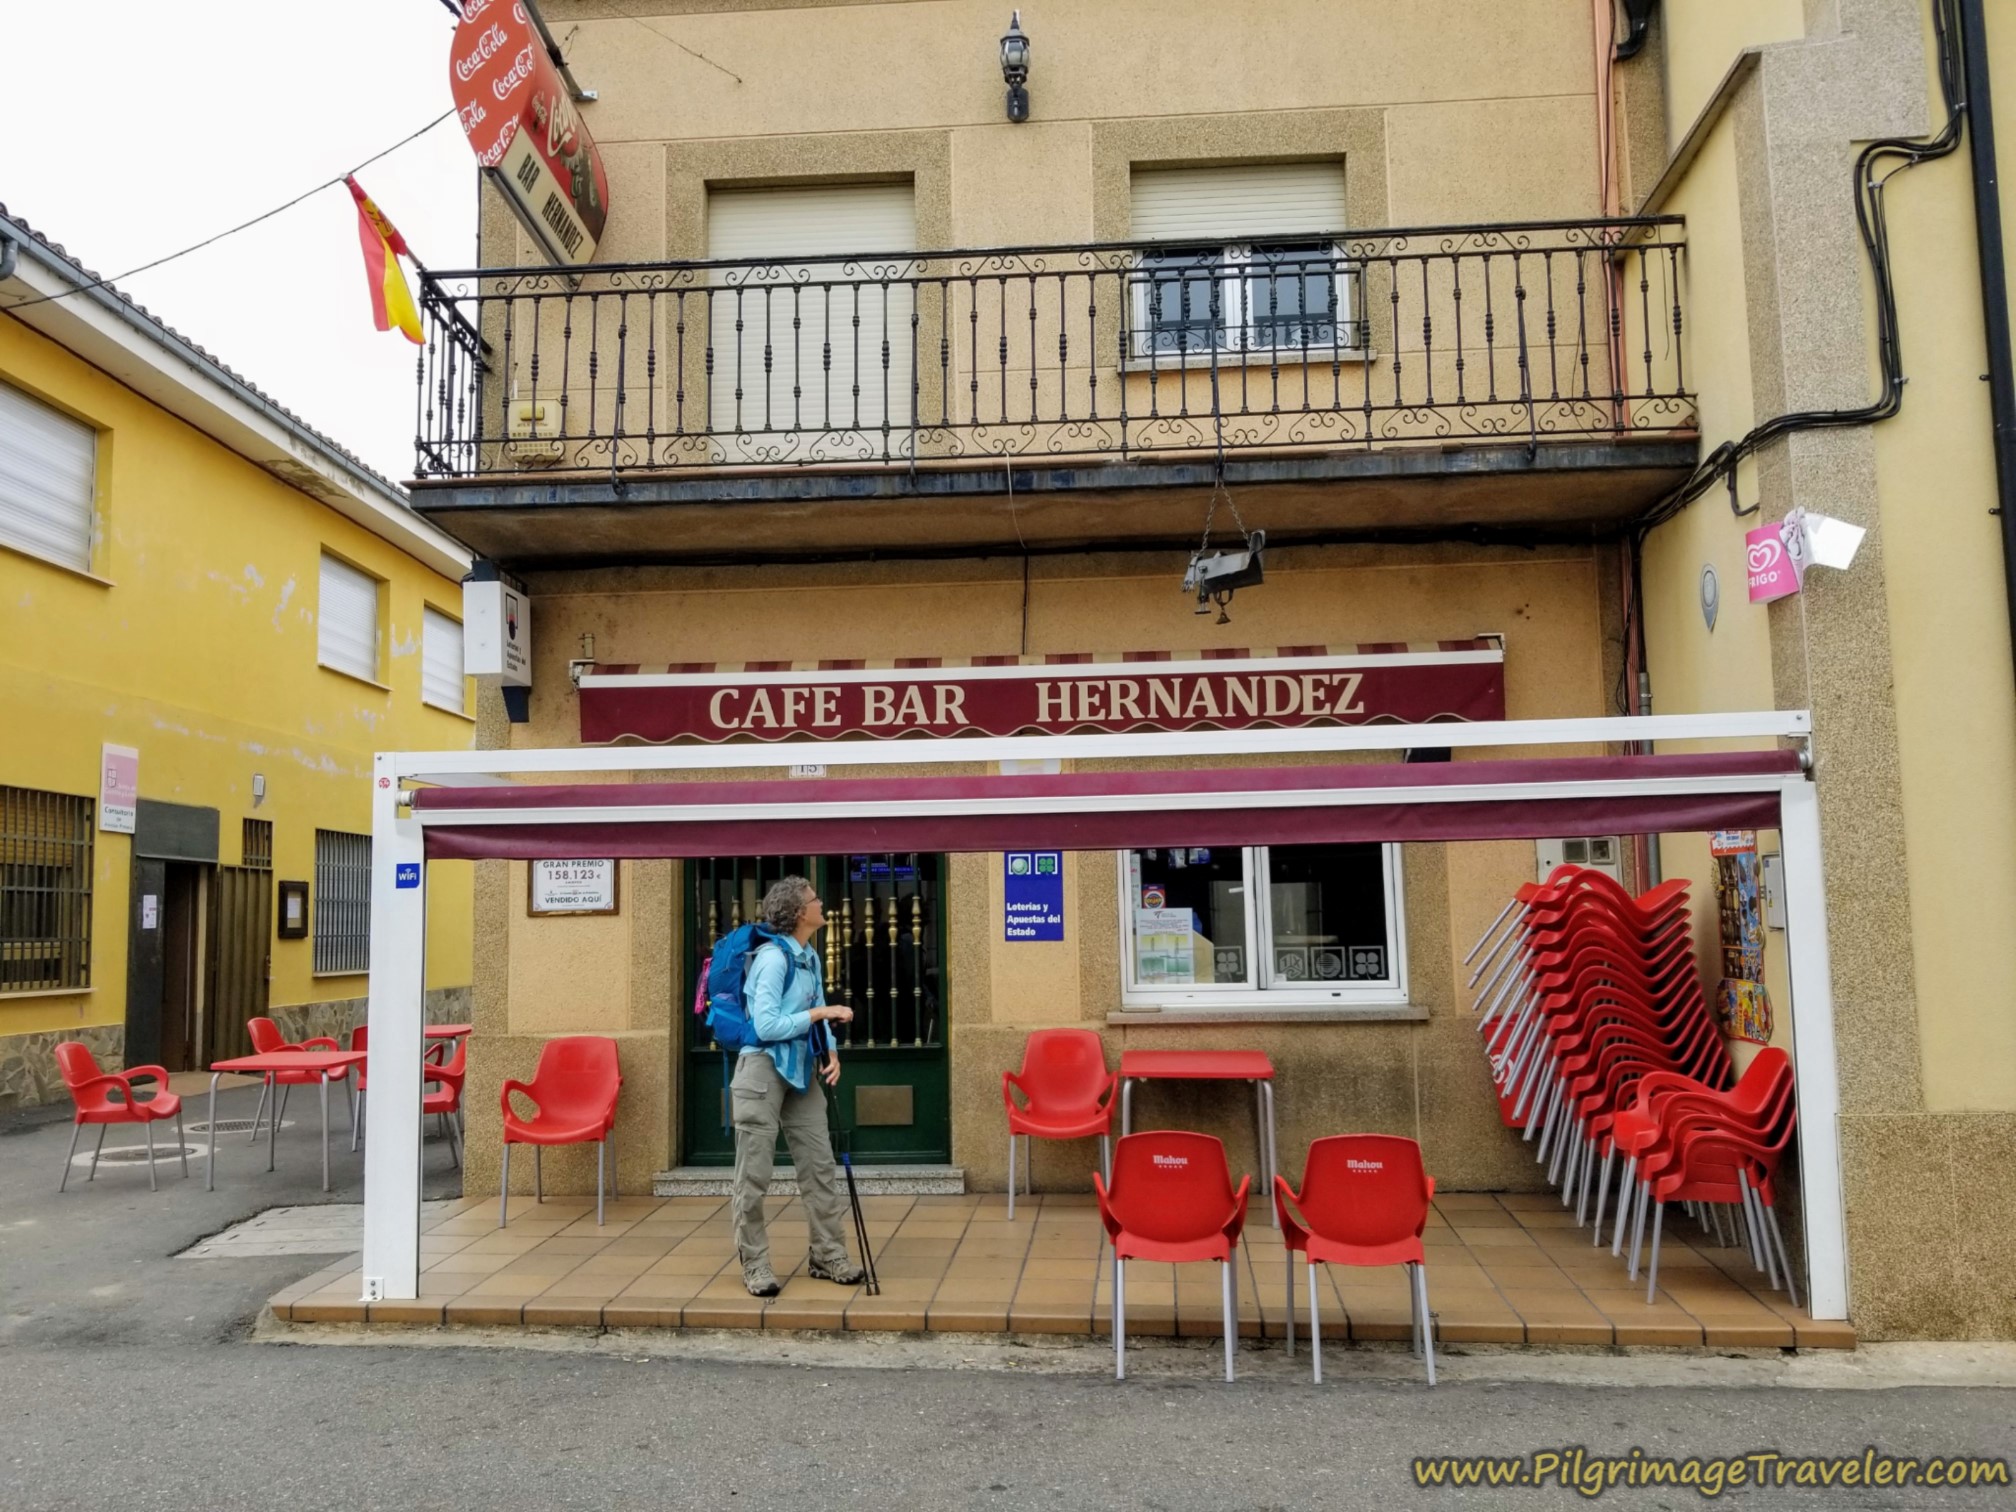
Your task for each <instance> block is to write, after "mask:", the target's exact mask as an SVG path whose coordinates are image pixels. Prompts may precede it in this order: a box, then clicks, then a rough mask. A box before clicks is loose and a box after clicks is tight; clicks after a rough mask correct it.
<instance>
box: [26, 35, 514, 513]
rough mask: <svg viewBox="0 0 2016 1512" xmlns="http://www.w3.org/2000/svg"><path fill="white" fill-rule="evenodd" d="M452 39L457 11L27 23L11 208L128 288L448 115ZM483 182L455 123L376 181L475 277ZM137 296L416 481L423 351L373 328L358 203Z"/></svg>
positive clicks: (311, 217)
mask: <svg viewBox="0 0 2016 1512" xmlns="http://www.w3.org/2000/svg"><path fill="white" fill-rule="evenodd" d="M453 31H454V18H453V17H452V16H450V15H449V13H448V12H447V10H446V9H445V8H444V7H443V6H442V4H441V0H329V3H322V4H310V3H305V0H92V3H91V4H89V5H85V4H79V3H63V4H54V5H39V6H30V5H19V6H9V7H7V24H6V33H7V35H6V42H5V44H4V49H5V53H6V56H7V68H6V72H7V75H8V78H9V81H10V82H9V83H8V84H7V86H6V92H7V103H8V119H9V123H10V124H9V126H8V128H7V129H6V130H5V131H4V132H0V202H4V203H5V204H6V206H7V208H8V209H9V211H11V212H12V213H13V214H15V215H17V216H19V217H20V218H21V219H23V220H26V221H27V222H28V223H29V224H30V225H32V226H34V227H35V228H36V230H38V231H40V232H41V233H42V234H43V235H44V236H46V237H47V238H48V239H49V240H51V241H53V242H57V243H59V244H61V245H62V246H63V247H65V248H66V249H67V250H68V251H69V252H70V254H71V256H72V257H74V258H75V259H76V260H77V261H79V262H81V263H83V264H84V265H85V266H86V267H88V268H91V269H93V270H94V271H95V272H97V273H98V274H99V276H100V277H107V276H111V275H115V274H118V273H122V272H124V271H125V270H126V269H127V268H131V267H137V266H138V265H139V264H141V263H145V262H150V261H152V260H153V259H154V258H157V257H160V256H162V255H164V254H165V253H169V252H173V251H176V250H177V249H179V248H181V247H185V246H188V245H189V244H190V243H192V242H196V241H200V240H202V239H203V238H204V237H207V236H211V235H214V234H215V233H216V232H218V231H221V230H223V229H225V228H226V227H228V226H233V225H236V224H237V223H238V222H240V221H243V220H248V219H250V218H251V217H252V216H255V215H257V214H259V213H260V212H262V211H264V210H269V209H271V208H272V207H273V206H275V205H277V204H279V203H281V202H282V201H284V200H288V199H291V198H293V196H294V195H296V194H298V193H300V192H301V191H302V190H304V189H306V188H307V187H308V186H309V185H311V184H315V183H319V182H321V181H322V180H324V179H329V178H334V177H335V176H337V175H338V174H340V173H343V172H344V171H346V170H347V169H350V168H352V167H355V166H356V165H357V164H358V163H359V162H361V161H362V160H363V159H365V158H367V157H369V156H371V155H372V154H373V153H376V152H378V151H380V150H382V149H383V148H385V147H388V146H390V145H391V144H392V143H393V142H396V141H398V140H399V139H400V138H401V137H403V136H405V135H406V134H407V133H409V132H411V131H414V130H417V129H418V128H419V127H421V126H422V125H424V124H426V122H428V121H430V120H432V119H433V118H434V117H435V116H437V115H439V114H441V113H442V112H443V111H444V110H447V109H448V108H449V106H450V104H451V103H452V102H451V100H450V97H449V91H448V59H449V45H450V38H451V37H452V35H453ZM475 168H476V165H475V160H474V158H473V157H472V156H471V155H470V152H469V148H468V145H467V143H466V142H465V141H464V139H463V136H462V132H461V128H460V127H459V126H458V125H457V124H456V122H455V120H454V118H453V117H452V116H451V117H450V118H449V119H448V120H446V121H444V122H442V123H441V124H440V125H438V126H436V127H435V128H434V129H433V130H432V131H430V132H428V133H427V134H426V135H425V136H423V137H421V138H420V139H419V140H418V141H416V142H413V143H410V144H409V145H407V146H406V147H403V148H401V149H400V150H399V151H398V152H396V153H394V154H393V155H392V156H391V157H389V158H386V159H384V160H383V161H382V162H379V163H377V164H374V165H373V166H371V167H370V168H367V169H365V170H364V171H363V172H362V173H361V174H359V176H358V177H359V181H360V182H361V183H362V184H363V185H364V187H365V189H366V190H368V191H369V192H370V194H371V196H372V198H373V199H375V200H376V201H377V202H378V205H379V208H380V209H382V210H383V211H384V212H385V213H386V215H388V216H389V217H390V218H391V220H392V223H393V224H394V225H396V226H397V227H398V228H399V229H400V231H401V232H402V233H403V234H404V235H405V237H406V240H407V242H408V243H409V244H410V245H411V246H412V248H413V251H414V253H415V254H416V255H418V256H419V257H420V258H421V260H422V261H424V262H426V263H427V264H428V265H429V266H430V267H434V268H466V267H470V266H472V265H473V264H474V263H475V261H476V171H475ZM120 287H121V288H122V289H124V290H125V291H126V293H128V294H129V295H131V296H132V297H133V298H134V299H136V300H138V301H139V302H140V303H141V304H143V305H145V306H146V307H147V308H148V309H149V310H151V311H153V313H154V314H156V315H157V316H159V317H161V318H162V319H163V320H166V321H167V322H168V324H170V325H172V326H174V327H175V328H176V329H177V330H179V331H180V332H182V334H183V335H185V336H187V337H189V338H190V339H191V340H193V341H194V342H196V343H197V344H198V345H199V346H202V347H204V348H206V349H207V350H208V351H209V352H210V353H211V354H212V355H213V356H215V357H217V358H218V359H220V360H221V361H223V362H224V363H225V364H226V365H228V366H229V367H231V368H233V369H234V370H236V371H237V372H238V373H239V374H241V375H242V376H244V377H245V378H247V379H249V380H250V381H251V382H252V383H254V384H256V385H257V386H258V387H259V388H261V389H263V390H265V392H266V393H268V394H270V395H271V396H272V397H273V398H274V399H275V400H277V401H278V402H279V403H281V404H283V405H285V406H286V407H287V408H289V409H291V410H293V411H294V412H295V413H296V414H297V415H299V416H300V417H301V418H302V419H303V420H305V421H306V422H307V423H308V424H310V425H312V426H313V427H315V428H316V429H317V430H319V431H321V432H322V433H323V434H324V435H326V436H329V437H330V438H332V439H333V440H335V441H337V442H339V443H341V444H342V445H344V446H346V447H348V448H349V449H350V450H351V451H353V452H355V453H356V454H357V455H358V456H360V457H362V458H363V459H364V460H365V461H366V462H368V463H369V464H371V465H372V466H373V467H375V468H377V469H378V470H379V471H380V472H382V473H384V474H385V475H386V476H387V477H390V478H392V479H393V480H394V481H399V482H403V481H404V480H405V479H406V477H407V476H408V474H409V473H410V472H411V470H412V461H413V407H414V376H413V357H414V353H415V352H416V351H417V348H415V347H414V346H413V345H412V344H411V343H409V342H408V341H407V340H406V339H405V338H404V337H402V336H400V335H399V334H398V333H397V332H380V331H377V330H374V329H373V328H372V325H371V304H370V295H369V291H368V288H367V286H366V284H365V280H364V268H363V259H362V256H361V254H360V253H359V250H358V244H357V222H356V210H355V207H354V206H353V205H352V203H351V200H350V196H349V195H348V194H347V193H345V192H344V190H343V188H342V186H341V185H340V184H339V185H337V186H336V187H334V188H331V189H325V190H323V191H322V192H321V193H319V194H316V195H315V196H313V197H312V198H310V199H308V200H306V201H304V202H303V203H301V204H300V205H297V206H295V207H294V208H293V209H292V210H289V211H287V212H285V213H284V214H282V215H279V216H276V217H275V218H274V219H272V220H270V221H267V222H265V223H264V224H262V225H259V226H255V227H253V228H252V229H251V230H249V231H244V232H240V233H239V234H238V235H236V236H233V237H229V238H227V239H225V240H224V241H221V242H219V243H218V244H217V245H216V246H214V247H207V248H205V249H204V250H202V251H200V252H196V253H192V254H191V255H190V256H188V257H186V258H183V259H182V260H180V261H178V262H174V263H170V264H169V265H168V266H167V267H165V268H159V269H156V270H155V271H153V272H150V273H141V274H138V275H136V276H135V277H133V278H130V279H123V280H121V281H120ZM414 296H415V298H416V299H417V298H418V296H419V289H418V286H417V281H415V287H414Z"/></svg>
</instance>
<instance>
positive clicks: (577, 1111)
mask: <svg viewBox="0 0 2016 1512" xmlns="http://www.w3.org/2000/svg"><path fill="white" fill-rule="evenodd" d="M622 1088H623V1073H622V1070H621V1068H620V1067H619V1066H618V1064H617V1060H616V1041H614V1040H613V1039H609V1038H606V1037H605V1036H603V1035H599V1034H574V1035H568V1036H567V1037H565V1038H563V1039H553V1040H548V1041H547V1042H546V1045H545V1048H544V1049H542V1050H541V1051H540V1052H539V1065H538V1067H537V1069H536V1070H534V1071H533V1073H532V1080H531V1081H529V1082H521V1081H519V1080H517V1079H516V1078H508V1079H507V1080H506V1081H505V1083H504V1085H503V1087H502V1088H501V1089H500V1090H499V1092H498V1101H499V1102H501V1103H502V1104H503V1108H504V1173H503V1179H502V1180H501V1181H500V1182H499V1183H498V1187H497V1227H499V1228H502V1227H504V1218H505V1215H506V1213H507V1212H508V1210H509V1206H510V1198H511V1146H513V1145H514V1144H529V1145H531V1146H532V1160H533V1165H532V1173H533V1174H532V1183H533V1184H532V1191H533V1194H534V1196H535V1197H536V1198H537V1199H538V1200H539V1201H541V1202H543V1201H545V1200H546V1190H545V1174H544V1172H543V1171H542V1170H541V1168H540V1158H539V1157H540V1152H541V1151H542V1150H543V1149H544V1148H545V1147H546V1146H547V1145H563V1144H592V1145H594V1146H595V1147H596V1149H595V1221H596V1222H597V1223H598V1224H599V1223H601V1222H602V1187H603V1181H604V1177H605V1174H606V1173H607V1172H608V1170H609V1168H610V1162H609V1146H610V1145H611V1144H612V1143H613V1142H614V1140H615V1136H616V1098H617V1095H618V1093H620V1092H621V1091H622ZM513 1092H517V1093H519V1094H521V1095H522V1096H523V1097H524V1098H525V1099H526V1100H527V1101H528V1102H530V1103H531V1104H532V1105H533V1111H532V1116H531V1117H529V1118H521V1117H520V1116H519V1115H518V1113H517V1112H516V1111H514V1110H513V1108H512V1106H511V1094H512V1093H513ZM609 1190H610V1191H611V1192H612V1193H614V1192H615V1190H616V1184H615V1182H614V1181H613V1180H611V1181H610V1182H609Z"/></svg>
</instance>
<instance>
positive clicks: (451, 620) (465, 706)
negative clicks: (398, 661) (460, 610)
mask: <svg viewBox="0 0 2016 1512" xmlns="http://www.w3.org/2000/svg"><path fill="white" fill-rule="evenodd" d="M435 619H441V620H444V621H446V622H447V623H448V624H451V625H453V626H454V627H455V633H456V635H458V636H460V637H461V638H462V640H461V646H460V648H459V649H460V651H461V655H460V656H459V657H458V658H457V660H458V662H459V663H460V665H461V666H462V667H463V668H465V669H466V668H467V667H468V665H469V640H468V634H469V632H468V629H467V627H466V626H465V625H464V624H463V623H462V617H461V616H460V615H457V614H450V613H449V612H448V611H447V610H446V609H440V608H437V607H435V606H434V605H433V604H429V603H425V602H422V604H421V605H420V702H421V703H422V704H424V705H425V706H426V707H427V708H430V709H439V710H440V711H441V712H442V713H444V714H453V715H455V716H456V717H458V718H461V719H472V718H474V717H475V716H474V715H473V714H471V712H470V710H469V674H468V672H467V671H466V670H465V671H463V672H461V673H459V674H457V677H456V683H455V686H456V688H457V689H458V690H459V694H460V697H461V702H460V703H459V704H444V703H442V702H441V701H440V700H438V699H434V698H429V697H428V696H427V632H428V629H429V628H430V627H431V623H432V621H434V620H435Z"/></svg>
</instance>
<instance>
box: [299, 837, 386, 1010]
mask: <svg viewBox="0 0 2016 1512" xmlns="http://www.w3.org/2000/svg"><path fill="white" fill-rule="evenodd" d="M325 839H333V840H341V841H346V842H362V848H363V855H364V867H363V873H364V875H363V885H362V888H361V890H360V889H357V888H355V887H348V888H347V891H348V893H349V894H350V895H347V896H346V887H344V886H339V887H336V888H334V889H332V887H331V882H332V880H334V879H335V878H336V876H337V874H338V873H339V872H340V873H351V872H354V871H355V870H356V865H355V862H354V860H353V859H349V858H342V857H332V858H329V859H325V858H324V844H323V842H324V841H325ZM372 850H373V847H372V844H371V836H370V835H368V834H359V833H358V832H356V831H354V830H334V829H321V828H317V830H316V831H315V887H314V892H313V894H312V895H311V897H310V900H309V920H308V938H309V951H310V963H311V965H310V970H311V973H312V974H313V975H315V976H318V977H329V976H363V975H367V974H368V973H369V972H370V970H371V868H372V866H373V865H375V864H376V858H375V856H374V855H373V854H372ZM332 890H333V891H334V892H335V896H334V897H332V896H331V892H332ZM360 893H361V895H359V894H360ZM325 907H326V908H327V912H326V913H325V911H324V910H325ZM325 919H326V920H328V922H329V923H330V924H331V925H332V926H336V925H348V924H353V923H355V922H356V921H358V920H360V919H361V921H362V923H363V929H362V931H361V932H360V931H358V930H356V929H354V928H337V927H332V928H331V929H330V930H329V931H328V932H327V933H325V932H324V929H323V924H324V921H325ZM359 940H361V941H362V942H363V943H362V945H361V947H360V946H358V945H357V943H356V942H357V941H359ZM346 946H347V947H348V948H347V949H345V947H346Z"/></svg>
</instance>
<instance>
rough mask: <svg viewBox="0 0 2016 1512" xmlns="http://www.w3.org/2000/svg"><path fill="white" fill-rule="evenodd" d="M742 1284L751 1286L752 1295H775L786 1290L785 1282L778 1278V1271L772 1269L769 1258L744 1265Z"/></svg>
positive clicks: (750, 1293)
mask: <svg viewBox="0 0 2016 1512" xmlns="http://www.w3.org/2000/svg"><path fill="white" fill-rule="evenodd" d="M742 1284H743V1285H744V1286H746V1287H748V1288H749V1295H750V1296H752V1297H774V1296H776V1295H777V1293H779V1292H781V1291H782V1290H784V1284H783V1283H782V1282H781V1281H779V1280H778V1279H777V1272H775V1271H773V1270H772V1269H770V1262H769V1261H768V1260H759V1261H757V1262H756V1263H755V1264H753V1265H745V1266H743V1267H742Z"/></svg>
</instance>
